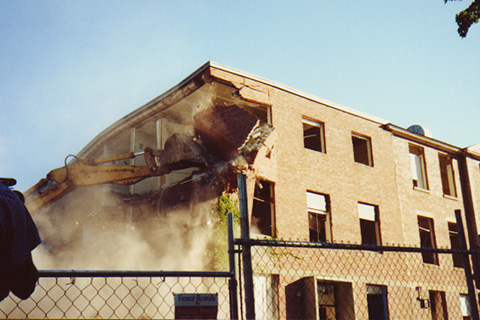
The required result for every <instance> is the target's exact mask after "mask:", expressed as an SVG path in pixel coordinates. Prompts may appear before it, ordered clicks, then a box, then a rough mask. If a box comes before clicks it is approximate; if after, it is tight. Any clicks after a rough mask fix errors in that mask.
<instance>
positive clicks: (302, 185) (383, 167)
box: [27, 62, 480, 318]
mask: <svg viewBox="0 0 480 320" xmlns="http://www.w3.org/2000/svg"><path fill="white" fill-rule="evenodd" d="M231 106H235V110H236V112H237V111H238V112H239V113H238V114H236V115H235V117H232V118H230V119H224V120H223V123H221V124H217V123H216V124H212V123H209V124H210V126H213V127H216V128H218V127H221V126H222V125H224V126H225V128H224V129H222V130H227V131H228V128H233V127H235V128H237V127H236V126H237V125H238V122H244V121H246V120H245V119H246V118H242V119H240V118H241V117H242V115H243V113H242V112H247V113H248V115H249V116H247V118H248V117H253V118H254V119H255V121H257V124H258V126H257V127H262V126H264V127H265V126H269V127H270V128H273V130H270V131H269V132H268V134H266V137H264V139H262V141H261V144H262V146H261V147H259V148H258V150H255V151H254V152H253V156H252V153H249V156H248V157H245V156H243V154H241V153H240V152H237V153H235V157H233V156H231V154H229V156H228V157H227V156H225V155H224V154H223V151H224V148H225V147H224V145H225V143H230V142H232V141H233V140H234V138H236V137H235V135H234V133H232V132H230V131H228V133H225V132H227V131H221V130H219V135H220V136H222V135H223V136H225V137H229V138H230V140H228V142H224V143H223V142H222V143H219V142H218V141H220V140H217V141H214V142H213V143H210V145H209V146H208V147H207V151H208V153H210V156H211V157H213V158H215V159H214V160H212V161H210V168H209V169H208V170H207V171H208V175H207V176H208V177H206V178H205V171H202V170H199V168H198V167H195V166H194V167H185V168H182V169H179V170H175V171H172V172H170V173H168V174H166V175H162V176H154V177H149V178H146V179H143V180H142V181H140V182H138V183H136V184H133V185H120V186H118V185H112V184H104V185H101V186H97V187H92V189H88V188H84V189H81V190H80V189H78V190H74V191H72V192H71V193H70V194H69V195H67V196H65V197H63V198H60V199H57V200H56V201H55V202H54V203H53V204H51V205H50V206H49V207H48V208H46V209H43V210H44V211H49V210H50V211H51V210H57V212H60V211H62V212H64V211H65V208H70V207H69V206H70V204H68V203H67V200H71V199H77V200H76V201H77V203H75V205H74V206H75V207H79V206H80V207H84V208H83V210H80V211H76V213H75V214H72V215H71V216H69V217H68V219H67V218H66V219H67V220H68V221H71V223H72V224H75V223H77V225H78V221H84V223H85V227H84V228H83V229H82V230H81V231H78V232H76V234H81V235H80V236H78V235H77V236H78V237H79V239H80V238H81V239H80V240H79V241H83V242H85V241H89V240H88V238H89V236H90V235H91V233H92V232H91V230H92V228H95V225H97V227H98V226H99V225H98V224H96V223H93V222H92V221H95V220H94V219H96V218H95V217H94V215H91V216H92V218H91V219H90V220H89V221H86V220H85V219H82V217H84V215H85V212H90V213H91V212H93V211H95V210H97V209H98V208H103V209H102V210H103V212H104V215H106V216H109V217H112V216H114V217H115V219H120V220H122V221H123V220H126V221H128V223H129V224H130V225H131V226H132V227H135V226H140V224H141V222H142V221H145V220H148V221H153V222H152V223H150V225H149V226H148V227H147V229H148V228H150V229H155V227H154V226H155V225H156V224H155V221H159V222H158V223H159V224H162V225H164V224H165V220H162V219H166V217H169V216H171V215H182V216H186V217H187V218H186V221H188V222H187V223H186V224H187V225H189V226H188V227H185V228H187V229H188V233H189V234H190V236H191V237H194V235H195V234H196V232H197V231H198V230H202V229H205V228H207V225H209V224H210V223H211V221H214V219H215V217H214V216H212V215H211V209H209V208H211V204H212V203H215V202H216V200H217V199H218V197H219V196H220V195H221V194H222V193H224V192H228V193H232V192H233V193H235V188H236V185H235V180H234V179H232V176H234V173H235V172H238V171H242V172H244V173H245V174H246V175H247V191H248V192H247V194H248V200H249V202H248V206H249V213H250V221H251V233H252V237H268V238H281V239H296V240H300V241H305V242H314V243H318V242H327V243H338V242H346V243H352V244H365V245H401V246H416V247H418V246H420V247H426V248H441V247H443V248H459V239H458V226H457V221H456V219H455V210H460V211H461V214H462V219H463V222H464V228H465V230H466V232H467V236H468V244H469V247H471V248H476V247H478V231H477V230H478V229H479V227H480V226H479V223H480V222H479V220H480V217H478V213H479V212H480V147H479V146H474V147H469V148H460V147H456V146H452V145H450V144H447V143H445V142H442V141H439V140H436V139H434V138H432V137H430V136H429V134H428V132H426V130H425V129H423V128H422V127H420V126H412V127H410V128H409V129H405V128H401V127H399V126H396V125H394V124H392V123H390V122H388V121H385V120H382V119H378V118H375V117H372V116H369V115H366V114H363V113H361V112H358V111H355V110H352V109H349V108H346V107H343V106H339V105H337V104H334V103H332V102H329V101H325V100H323V99H321V98H318V97H314V96H311V95H309V94H306V93H303V92H300V91H297V90H295V89H292V88H289V87H287V86H283V85H281V84H278V83H275V82H272V81H269V80H266V79H263V78H260V77H257V76H254V75H250V74H247V73H245V72H242V71H239V70H235V69H233V68H230V67H227V66H223V65H220V64H217V63H213V62H208V63H206V64H205V65H203V66H202V67H200V68H199V69H198V70H196V71H195V72H194V73H193V74H192V75H190V76H189V77H187V78H186V79H185V80H184V81H182V82H181V83H180V84H178V85H177V86H175V87H174V88H172V89H171V90H169V91H167V92H166V93H164V94H163V95H161V96H159V97H157V98H155V99H154V100H152V101H151V102H149V103H147V104H145V105H144V106H142V107H140V108H139V109H137V110H135V111H133V112H132V113H130V114H129V115H127V116H125V117H124V118H122V119H120V120H119V121H117V122H116V123H114V124H113V125H112V126H110V127H109V128H107V129H105V130H104V131H103V132H102V133H100V134H99V135H98V136H97V137H96V138H95V139H94V140H92V141H91V142H90V143H89V144H88V145H87V146H86V147H85V148H84V149H83V150H82V151H80V153H79V154H78V155H77V157H78V158H80V159H85V160H98V159H101V158H108V157H113V156H120V155H123V154H127V153H130V152H141V151H143V150H145V148H146V147H149V148H153V149H157V150H164V149H165V148H166V143H167V141H168V139H169V138H170V137H172V135H174V134H184V135H187V136H189V137H192V139H194V140H195V141H200V143H201V144H206V138H205V137H204V136H202V135H201V132H202V130H201V128H203V127H202V125H203V124H199V120H198V118H199V116H198V115H199V114H202V113H204V112H208V110H210V109H211V108H220V109H221V108H224V109H223V110H226V108H229V107H231ZM238 109H239V110H241V111H239V110H238ZM249 119H250V118H249ZM209 121H210V120H209ZM200 122H201V121H200ZM238 130H239V129H235V131H238ZM199 135H200V137H199ZM251 137H252V133H250V135H249V136H248V139H250V138H251ZM242 141H243V140H242ZM215 142H216V143H217V144H219V145H218V146H216V145H215ZM232 143H233V142H232ZM232 145H233V144H232ZM236 148H237V149H238V150H240V148H243V145H242V146H241V147H238V146H237V147H236ZM237 149H235V150H237ZM218 154H222V156H220V157H217V155H218ZM145 161H146V160H145V158H144V157H142V156H138V157H136V158H134V159H132V160H127V162H125V161H117V162H116V163H114V165H115V164H118V165H120V162H123V164H125V163H127V164H128V165H136V166H142V165H145V163H146V162H145ZM212 172H215V174H213V173H212ZM93 188H95V189H93ZM88 190H95V191H88ZM85 193H87V194H89V197H91V198H90V199H94V200H89V201H87V203H85V202H84V201H82V204H81V205H79V204H78V201H79V200H78V199H79V198H81V196H80V195H81V194H82V196H83V194H85ZM32 194H34V193H32ZM111 194H115V195H116V196H115V198H113V197H111V196H110V195H111ZM27 201H28V197H27ZM120 204H121V205H120ZM179 210H181V214H179V213H178V212H179ZM205 212H206V213H205ZM119 217H121V218H119ZM69 223H70V222H69ZM182 223H183V224H185V223H184V222H182ZM80 224H81V223H80ZM87 225H88V227H86V226H87ZM104 227H105V226H104ZM107 229H108V226H107ZM89 230H90V231H89ZM192 232H193V235H192ZM70 236H71V233H69V234H68V236H67V235H66V236H65V238H64V239H62V241H60V242H59V243H61V246H60V247H62V246H63V247H68V246H69V243H70V242H71V240H68V241H67V240H66V238H68V237H70ZM195 239H196V238H191V239H190V240H189V241H190V242H192V241H196V240H195ZM46 241H47V242H48V238H47V240H46ZM52 242H54V240H52ZM208 243H209V242H208V241H207V240H206V241H205V243H204V245H203V247H202V248H203V249H205V250H207V249H208V248H209V244H208ZM190 248H192V246H191V243H189V244H185V246H184V247H182V250H189V249H190ZM157 254H158V255H159V256H161V255H162V254H165V252H164V251H162V250H160V251H159V252H157ZM335 254H336V255H337V256H338V257H340V259H345V260H347V261H348V260H349V259H350V261H353V260H351V259H356V258H355V257H354V256H352V255H351V254H347V253H344V252H338V253H335ZM369 254H371V255H375V257H376V258H375V259H374V260H372V261H377V260H376V259H379V258H378V255H383V256H382V257H385V260H387V257H386V256H389V255H392V254H394V253H377V252H371V253H369ZM210 258H211V257H210ZM279 259H281V258H279ZM372 259H373V258H372ZM380 259H383V258H380ZM207 260H208V259H206V260H202V262H201V263H200V264H201V265H202V266H201V267H202V268H207V269H208V267H209V266H211V265H210V264H209V263H208V261H207ZM388 261H395V262H385V263H386V264H392V263H393V264H395V265H392V266H391V269H390V274H385V275H383V276H382V277H377V278H375V277H374V278H371V279H364V278H361V279H360V278H359V276H358V273H359V270H358V269H359V266H358V265H355V264H354V263H350V264H346V265H345V267H344V268H345V269H344V271H343V272H342V274H334V273H335V271H331V270H333V269H329V268H328V266H327V264H325V265H323V266H316V267H312V266H311V265H307V264H305V266H304V267H302V268H303V270H305V276H304V277H298V276H296V277H291V278H288V277H281V278H275V275H279V274H282V272H284V270H285V268H287V269H288V263H287V262H286V263H285V264H282V267H279V264H278V263H273V262H271V263H272V268H271V269H270V271H269V272H270V275H274V277H273V278H272V277H271V276H269V274H268V273H267V274H266V275H265V274H263V275H262V274H259V275H258V276H257V283H262V285H263V286H265V287H272V286H273V287H276V288H277V289H276V290H278V291H279V292H283V293H282V294H279V296H280V297H284V298H285V299H286V300H288V297H289V296H291V295H292V294H298V295H300V294H299V292H300V291H302V290H303V291H302V292H304V291H305V290H307V289H308V288H310V289H309V290H310V291H311V292H312V296H315V294H314V292H320V291H321V292H327V293H326V294H327V295H328V294H332V292H333V291H332V290H333V289H331V288H335V290H336V291H335V292H336V295H337V296H338V297H340V296H342V297H343V298H344V299H343V300H342V301H344V302H341V301H336V302H335V303H333V304H331V305H330V306H329V304H328V303H327V302H325V303H324V304H322V303H321V301H320V300H321V298H319V297H320V296H321V295H320V294H317V295H316V297H317V298H316V299H317V300H316V304H317V305H323V307H322V308H320V309H318V308H315V311H312V312H310V313H308V311H305V310H307V309H308V308H303V310H304V311H302V312H306V313H304V314H303V316H302V315H301V314H299V313H298V312H300V311H298V312H297V311H295V310H293V309H292V308H293V306H290V310H287V309H288V308H289V306H288V302H282V301H280V300H282V299H283V298H282V299H280V300H279V301H277V302H276V303H277V304H278V307H277V308H276V309H277V311H275V312H273V313H271V314H270V316H271V317H280V318H285V317H292V318H293V317H297V318H302V317H305V318H324V317H330V318H331V317H333V318H335V317H340V318H351V317H355V318H368V317H369V314H368V312H367V311H368V310H367V308H364V309H362V307H361V306H362V304H363V305H364V304H366V303H367V302H368V303H375V299H377V300H378V299H380V300H379V301H380V302H378V303H380V304H382V303H384V302H382V301H384V300H385V299H384V298H385V297H386V292H387V290H388V292H389V299H393V296H394V295H395V294H400V293H401V294H402V295H403V298H399V299H398V300H404V301H405V300H408V299H410V300H411V301H416V300H418V299H417V298H418V297H419V289H418V288H423V290H424V292H428V293H424V295H425V294H426V297H424V298H425V299H426V300H429V301H430V308H426V309H428V310H426V311H425V317H426V318H428V317H430V315H431V314H433V313H432V312H433V311H432V310H433V309H435V308H437V309H438V310H437V311H438V312H437V311H435V310H434V311H435V312H437V313H436V314H437V315H439V314H442V316H443V313H445V314H446V313H447V311H446V310H447V308H448V314H449V316H450V317H452V318H460V317H462V316H465V317H468V314H467V313H468V312H467V311H464V309H465V308H462V303H463V304H465V301H464V300H465V298H464V295H465V294H466V293H467V292H466V290H467V289H466V286H465V285H461V286H456V287H455V286H454V287H452V288H450V287H449V289H445V288H446V287H445V284H444V283H443V282H441V281H440V282H437V283H432V282H428V281H427V282H426V280H422V279H427V278H428V275H429V274H431V273H432V272H434V270H436V271H435V272H437V271H438V270H442V271H445V272H446V273H447V274H451V275H452V277H463V268H462V266H463V265H462V261H461V258H459V257H455V256H454V257H452V256H451V255H448V256H447V255H438V254H435V253H428V252H427V253H424V254H422V255H421V256H418V255H417V256H416V257H415V258H407V259H403V260H402V261H401V262H399V261H398V260H388ZM336 264H338V262H336ZM474 264H475V263H474ZM407 265H408V268H407ZM330 267H331V266H330ZM407 269H408V270H409V272H412V270H415V274H413V275H412V274H409V275H406V274H405V273H402V272H403V271H405V270H407ZM329 270H330V271H329ZM392 270H394V272H393V273H392ZM402 270H403V271H402ZM262 277H263V278H262ZM272 279H273V280H272ZM359 279H360V280H359ZM447 280H448V279H443V280H442V281H447ZM392 281H393V283H394V284H395V285H396V286H397V287H399V288H401V289H398V290H397V291H395V290H393V289H391V288H390V287H388V286H389V285H390V284H391V283H392ZM272 283H275V285H272ZM257 286H260V285H259V284H257ZM300 288H301V289H300ZM259 290H260V292H261V291H262V290H261V289H259ZM322 290H323V291H322ZM259 294H260V295H261V293H259ZM322 297H323V296H322ZM379 297H380V298H379ZM405 297H408V298H405ZM305 299H306V298H305ZM305 299H304V302H305V301H306V300H305ZM319 299H320V300H319ZM322 299H323V298H322ZM382 299H383V300H382ZM337 300H338V299H337ZM410 300H409V301H410ZM345 301H348V303H347V302H345ZM357 301H358V302H357ZM369 301H370V302H369ZM372 301H373V302H372ZM432 301H433V302H435V301H436V306H434V307H433V309H432V305H431V304H432ZM445 301H454V302H452V304H451V305H449V306H447V305H446V304H445ZM298 303H300V302H298V301H297V304H298ZM342 303H344V304H345V305H343V306H342ZM347 304H348V306H347ZM444 304H445V306H444ZM332 308H333V309H332ZM335 308H337V309H336V310H337V311H335ZM409 308H419V305H417V304H416V302H415V303H413V304H410V303H407V302H405V304H403V305H402V304H396V305H389V306H388V314H389V316H388V317H391V318H402V317H403V318H405V317H408V312H406V311H405V310H408V309H409ZM292 310H293V311H292ZM319 310H323V311H319ZM462 310H463V311H462ZM444 311H445V312H444ZM296 312H297V313H296ZM322 312H323V313H324V314H320V313H322ZM332 312H333V313H332ZM335 312H336V313H335ZM264 314H266V313H264ZM332 314H333V315H332ZM383 316H384V314H383V315H382V317H383ZM379 317H380V316H379ZM438 318H441V317H440V316H438Z"/></svg>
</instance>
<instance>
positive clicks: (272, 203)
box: [251, 179, 277, 238]
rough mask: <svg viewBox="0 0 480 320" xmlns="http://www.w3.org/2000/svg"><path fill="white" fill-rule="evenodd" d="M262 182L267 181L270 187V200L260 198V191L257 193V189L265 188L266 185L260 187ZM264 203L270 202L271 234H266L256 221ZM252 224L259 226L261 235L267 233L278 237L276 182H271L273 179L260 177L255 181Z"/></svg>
mask: <svg viewBox="0 0 480 320" xmlns="http://www.w3.org/2000/svg"><path fill="white" fill-rule="evenodd" d="M262 183H265V184H267V185H268V188H269V191H270V192H269V193H270V194H269V197H268V200H267V199H262V198H259V197H258V193H257V190H261V189H263V188H265V187H266V186H262V188H259V189H257V188H258V186H259V185H262ZM263 203H268V204H269V210H270V221H269V222H270V234H265V233H262V231H264V230H261V227H260V226H259V225H258V224H256V222H255V218H256V219H257V220H258V219H259V218H260V217H258V216H257V217H255V215H256V213H261V211H262V209H261V207H260V209H259V205H261V204H263ZM251 225H252V226H255V227H257V229H258V231H259V234H261V235H265V236H269V237H272V238H276V237H277V234H276V233H277V232H276V229H277V228H276V216H275V183H273V182H271V181H268V180H263V179H259V180H257V181H256V182H255V188H254V193H253V205H252V222H251Z"/></svg>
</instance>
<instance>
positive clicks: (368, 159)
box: [352, 135, 373, 166]
mask: <svg viewBox="0 0 480 320" xmlns="http://www.w3.org/2000/svg"><path fill="white" fill-rule="evenodd" d="M352 143H353V158H354V160H355V162H358V163H363V164H365V165H367V166H373V161H372V147H371V143H370V138H367V137H362V136H358V135H352Z"/></svg>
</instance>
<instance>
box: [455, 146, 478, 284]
mask: <svg viewBox="0 0 480 320" xmlns="http://www.w3.org/2000/svg"><path fill="white" fill-rule="evenodd" d="M467 152H468V150H467V149H464V150H463V153H462V154H461V155H460V156H459V158H458V170H459V173H460V174H459V176H460V188H461V192H462V199H463V208H464V210H465V223H466V226H467V231H468V241H469V243H470V249H477V248H479V247H480V245H479V241H478V230H477V221H476V218H475V209H474V206H473V196H472V186H471V184H470V176H469V174H468V163H467ZM472 263H473V270H474V273H473V275H474V277H475V282H476V287H477V288H480V261H479V260H478V256H477V255H476V254H474V255H472Z"/></svg>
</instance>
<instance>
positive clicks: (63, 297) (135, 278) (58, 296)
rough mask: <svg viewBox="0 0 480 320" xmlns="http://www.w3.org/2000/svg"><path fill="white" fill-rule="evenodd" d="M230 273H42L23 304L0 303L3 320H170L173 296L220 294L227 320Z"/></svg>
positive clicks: (10, 300)
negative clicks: (94, 319) (33, 290)
mask: <svg viewBox="0 0 480 320" xmlns="http://www.w3.org/2000/svg"><path fill="white" fill-rule="evenodd" d="M229 277H230V273H228V272H165V271H158V272H148V271H40V278H39V282H38V285H37V287H36V289H35V292H34V293H33V294H32V296H31V297H30V298H29V299H27V300H20V299H18V298H16V297H15V296H13V295H10V296H9V297H7V298H6V299H5V300H4V301H2V302H0V318H6V319H26V318H35V319H60V318H67V319H93V318H101V319H152V318H156V319H173V318H174V297H173V294H174V293H218V318H220V319H227V318H230V313H229V312H230V307H229V289H228V281H229Z"/></svg>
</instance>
